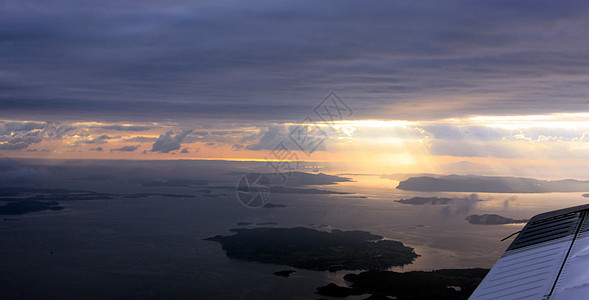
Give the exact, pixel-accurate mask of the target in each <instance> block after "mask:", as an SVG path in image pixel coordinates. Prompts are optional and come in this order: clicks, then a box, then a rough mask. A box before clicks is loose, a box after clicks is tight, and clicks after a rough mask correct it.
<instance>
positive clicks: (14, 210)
mask: <svg viewBox="0 0 589 300" xmlns="http://www.w3.org/2000/svg"><path fill="white" fill-rule="evenodd" d="M62 209H64V207H63V206H59V202H55V201H16V202H9V203H7V204H5V205H3V206H0V215H24V214H26V213H29V212H38V211H43V210H62Z"/></svg>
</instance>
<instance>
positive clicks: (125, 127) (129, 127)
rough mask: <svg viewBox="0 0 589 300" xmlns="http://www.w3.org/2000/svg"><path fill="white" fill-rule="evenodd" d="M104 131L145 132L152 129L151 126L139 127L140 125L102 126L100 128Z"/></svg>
mask: <svg viewBox="0 0 589 300" xmlns="http://www.w3.org/2000/svg"><path fill="white" fill-rule="evenodd" d="M100 128H102V129H106V130H117V131H146V130H149V129H152V128H153V126H141V125H104V126H100Z"/></svg>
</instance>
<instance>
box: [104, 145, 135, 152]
mask: <svg viewBox="0 0 589 300" xmlns="http://www.w3.org/2000/svg"><path fill="white" fill-rule="evenodd" d="M137 148H139V145H137V146H123V147H121V148H114V149H110V152H115V151H121V152H133V151H135V150H137Z"/></svg>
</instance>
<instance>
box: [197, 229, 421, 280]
mask: <svg viewBox="0 0 589 300" xmlns="http://www.w3.org/2000/svg"><path fill="white" fill-rule="evenodd" d="M231 231H233V232H236V234H235V235H230V236H221V235H217V236H215V237H211V238H207V239H206V240H210V241H216V242H219V243H221V244H222V245H223V249H224V250H225V251H226V253H227V256H228V257H230V258H234V259H242V260H250V261H257V262H263V263H274V264H280V265H287V266H291V267H295V268H301V269H310V270H319V271H325V270H329V271H338V270H385V269H387V268H389V267H392V266H401V265H406V264H410V263H412V262H413V260H414V259H415V258H417V257H418V256H419V255H417V254H415V252H414V251H413V248H410V247H406V246H405V245H403V243H401V242H398V241H392V240H384V239H383V237H382V236H380V235H375V234H371V233H369V232H366V231H358V230H355V231H341V230H332V231H331V232H325V231H318V230H314V229H310V228H304V227H296V228H254V229H231Z"/></svg>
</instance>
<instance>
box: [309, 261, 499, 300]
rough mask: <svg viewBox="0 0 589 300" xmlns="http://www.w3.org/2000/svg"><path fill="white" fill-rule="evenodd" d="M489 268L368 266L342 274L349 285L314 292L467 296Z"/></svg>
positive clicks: (400, 296)
mask: <svg viewBox="0 0 589 300" xmlns="http://www.w3.org/2000/svg"><path fill="white" fill-rule="evenodd" d="M488 272H489V270H488V269H479V268H476V269H444V270H436V271H431V272H426V271H411V272H405V273H399V272H392V271H374V270H371V271H366V272H362V273H360V274H347V275H345V276H344V279H345V280H346V281H348V282H350V283H352V285H351V287H341V286H338V285H336V284H334V283H330V284H328V285H325V286H322V287H318V288H317V291H316V292H315V293H316V294H319V295H322V296H330V297H347V296H352V295H364V294H372V296H371V297H374V299H387V298H386V297H387V296H391V297H395V299H432V300H433V299H436V300H440V299H442V300H443V299H468V297H469V296H470V295H471V294H472V293H473V292H474V290H475V289H476V287H477V286H478V284H479V283H480V282H481V281H482V280H483V278H484V277H485V275H486V274H487V273H488ZM368 299H370V298H368ZM388 299H390V298H388Z"/></svg>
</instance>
